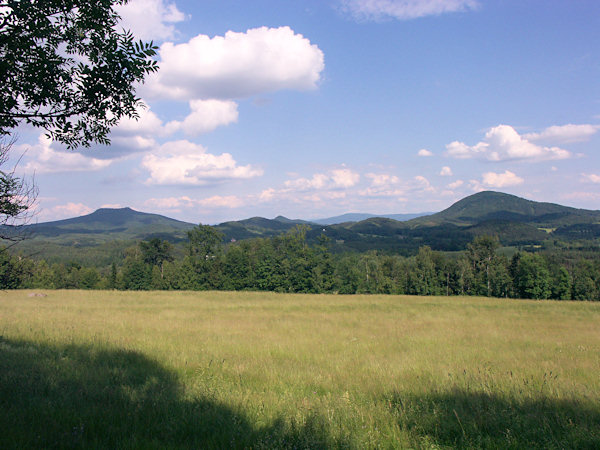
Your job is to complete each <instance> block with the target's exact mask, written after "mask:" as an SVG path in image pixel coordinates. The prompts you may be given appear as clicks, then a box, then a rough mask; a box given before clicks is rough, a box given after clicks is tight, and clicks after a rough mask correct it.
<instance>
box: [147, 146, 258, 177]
mask: <svg viewBox="0 0 600 450" xmlns="http://www.w3.org/2000/svg"><path fill="white" fill-rule="evenodd" d="M142 167H144V168H145V169H146V170H148V171H149V172H150V178H148V180H147V183H148V184H167V185H168V184H173V185H196V186H203V185H208V184H214V183H218V182H222V181H225V180H234V179H248V178H254V177H257V176H260V175H262V173H263V172H262V170H261V169H259V168H255V167H253V166H251V165H246V166H240V165H238V164H237V162H236V161H235V160H234V159H233V156H231V154H229V153H223V154H221V155H213V154H211V153H207V152H206V149H205V148H204V147H202V146H201V145H198V144H194V143H192V142H189V141H185V140H180V141H170V142H166V143H165V144H162V145H161V146H160V147H159V148H157V149H156V150H155V151H153V152H152V153H150V154H147V155H145V156H144V158H143V159H142Z"/></svg>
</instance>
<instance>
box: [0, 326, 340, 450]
mask: <svg viewBox="0 0 600 450" xmlns="http://www.w3.org/2000/svg"><path fill="white" fill-rule="evenodd" d="M182 391H183V389H182V386H181V384H180V383H179V382H178V379H177V377H176V375H175V374H174V373H173V372H172V371H170V370H168V369H166V368H164V367H162V366H161V365H160V364H158V363H157V362H156V361H152V360H150V359H148V358H147V357H146V356H144V355H142V354H140V353H137V352H133V351H125V350H119V349H110V348H108V349H107V348H99V347H98V346H81V345H46V344H44V345H39V344H34V343H31V342H26V341H16V340H7V339H2V338H1V337H0V448H3V449H8V448H19V449H22V448H110V449H115V448H144V449H146V448H156V449H164V448H250V447H251V448H332V447H341V446H343V443H341V442H338V441H336V440H334V439H333V438H332V437H331V436H330V434H329V432H328V429H327V427H326V425H325V421H324V420H323V419H322V418H320V417H319V416H313V417H310V418H308V419H307V420H306V421H305V422H304V423H302V424H296V425H295V424H294V422H291V424H290V421H289V420H288V421H287V422H286V421H284V420H283V419H278V420H277V421H275V423H273V424H271V425H268V426H265V427H257V426H253V425H252V424H251V423H249V421H248V419H247V418H245V417H244V414H243V412H240V411H235V410H234V409H232V408H231V407H228V406H226V405H223V404H219V403H217V402H214V401H211V400H209V399H191V400H190V399H185V398H184V397H183V392H182Z"/></svg>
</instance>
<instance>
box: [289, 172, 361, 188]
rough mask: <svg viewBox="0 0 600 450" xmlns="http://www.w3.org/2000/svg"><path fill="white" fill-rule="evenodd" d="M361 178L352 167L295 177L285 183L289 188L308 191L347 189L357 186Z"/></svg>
mask: <svg viewBox="0 0 600 450" xmlns="http://www.w3.org/2000/svg"><path fill="white" fill-rule="evenodd" d="M359 180H360V175H359V174H357V173H356V172H354V171H352V170H350V169H346V168H344V169H335V170H331V171H330V172H329V173H327V174H325V173H316V174H314V175H313V176H312V178H302V177H301V178H295V179H293V180H287V181H286V182H285V183H284V185H285V187H286V188H287V189H292V190H299V191H306V190H313V189H317V190H319V189H345V188H350V187H352V186H355V185H356V184H357V183H358V181H359Z"/></svg>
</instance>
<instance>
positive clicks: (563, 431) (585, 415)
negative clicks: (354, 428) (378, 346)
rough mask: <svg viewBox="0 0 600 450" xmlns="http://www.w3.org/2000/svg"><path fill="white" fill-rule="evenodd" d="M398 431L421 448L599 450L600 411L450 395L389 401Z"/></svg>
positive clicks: (547, 401) (581, 404) (554, 402)
mask: <svg viewBox="0 0 600 450" xmlns="http://www.w3.org/2000/svg"><path fill="white" fill-rule="evenodd" d="M389 405H390V407H391V408H392V412H393V413H394V414H395V415H396V416H397V417H398V422H399V425H400V427H401V428H403V429H405V430H407V431H409V432H410V434H411V435H412V436H413V437H414V438H415V439H416V440H417V442H420V443H422V444H427V445H431V444H434V445H436V446H442V447H444V446H448V447H452V448H502V449H506V448H514V449H521V448H544V449H548V448H557V449H558V448H561V449H564V448H578V449H598V448H600V405H598V404H594V403H593V402H591V401H589V402H585V401H576V400H565V399H557V398H549V397H547V396H544V395H542V394H540V395H539V396H537V398H536V399H506V398H501V397H499V396H496V395H492V394H488V393H483V392H471V391H467V390H464V389H454V390H451V391H448V392H444V393H430V394H426V395H421V396H418V395H414V394H409V395H403V394H399V393H395V394H393V395H392V396H391V399H390V400H389Z"/></svg>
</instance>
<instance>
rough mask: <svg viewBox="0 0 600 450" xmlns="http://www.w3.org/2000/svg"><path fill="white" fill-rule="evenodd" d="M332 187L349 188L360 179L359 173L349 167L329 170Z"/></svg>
mask: <svg viewBox="0 0 600 450" xmlns="http://www.w3.org/2000/svg"><path fill="white" fill-rule="evenodd" d="M331 179H332V180H333V185H334V187H336V188H338V187H340V188H349V187H352V186H354V185H355V184H356V183H358V181H359V180H360V175H359V174H357V173H356V172H353V171H352V170H350V169H335V170H332V171H331Z"/></svg>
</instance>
